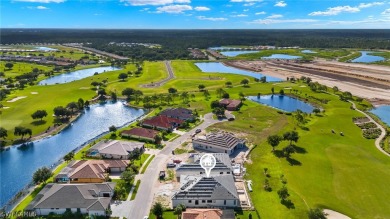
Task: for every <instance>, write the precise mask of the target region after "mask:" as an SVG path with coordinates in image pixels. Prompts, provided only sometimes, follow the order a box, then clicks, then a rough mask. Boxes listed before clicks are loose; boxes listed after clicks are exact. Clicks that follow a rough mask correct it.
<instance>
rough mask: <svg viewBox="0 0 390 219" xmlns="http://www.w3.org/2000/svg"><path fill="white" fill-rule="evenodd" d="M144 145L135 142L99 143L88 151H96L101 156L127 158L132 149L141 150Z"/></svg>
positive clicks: (115, 141)
mask: <svg viewBox="0 0 390 219" xmlns="http://www.w3.org/2000/svg"><path fill="white" fill-rule="evenodd" d="M143 146H144V143H141V142H135V141H117V140H114V141H111V140H109V141H100V142H99V143H97V144H96V145H94V146H92V147H91V148H90V149H89V150H97V151H99V153H102V154H113V155H120V156H127V155H129V153H130V152H132V151H133V150H134V149H136V148H138V149H140V148H142V147H143Z"/></svg>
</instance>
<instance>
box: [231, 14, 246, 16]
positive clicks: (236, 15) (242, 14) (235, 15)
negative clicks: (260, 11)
mask: <svg viewBox="0 0 390 219" xmlns="http://www.w3.org/2000/svg"><path fill="white" fill-rule="evenodd" d="M232 17H248V15H246V14H237V15H232Z"/></svg>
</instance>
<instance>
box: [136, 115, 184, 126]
mask: <svg viewBox="0 0 390 219" xmlns="http://www.w3.org/2000/svg"><path fill="white" fill-rule="evenodd" d="M174 123H176V124H182V123H184V121H183V120H181V119H175V118H170V117H168V116H164V115H160V116H155V117H152V118H150V119H145V120H144V121H143V123H142V124H145V125H149V126H155V127H163V128H167V129H169V128H172V125H173V124H174Z"/></svg>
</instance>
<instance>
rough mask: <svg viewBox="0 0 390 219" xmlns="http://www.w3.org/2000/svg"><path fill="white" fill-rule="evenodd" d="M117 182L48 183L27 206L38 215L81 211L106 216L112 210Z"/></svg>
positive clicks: (27, 208) (91, 214)
mask: <svg viewBox="0 0 390 219" xmlns="http://www.w3.org/2000/svg"><path fill="white" fill-rule="evenodd" d="M114 187H115V183H111V182H110V183H101V184H100V183H96V184H54V183H49V184H47V185H46V186H45V187H44V188H43V189H42V190H41V191H40V192H39V193H38V194H37V196H35V198H34V199H33V200H32V201H31V202H30V204H29V205H28V206H27V207H26V209H25V210H26V211H34V212H35V213H36V214H37V215H49V214H50V213H55V214H64V213H65V211H67V210H68V211H71V212H72V213H76V212H80V213H81V214H87V215H89V216H106V215H107V214H106V212H108V211H109V210H110V204H111V200H112V196H113V195H114Z"/></svg>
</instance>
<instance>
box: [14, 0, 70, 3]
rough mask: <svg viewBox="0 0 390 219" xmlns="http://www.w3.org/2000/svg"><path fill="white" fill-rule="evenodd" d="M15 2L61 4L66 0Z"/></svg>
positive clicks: (20, 0)
mask: <svg viewBox="0 0 390 219" xmlns="http://www.w3.org/2000/svg"><path fill="white" fill-rule="evenodd" d="M14 1H16V2H31V3H62V2H65V1H66V0H14Z"/></svg>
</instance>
